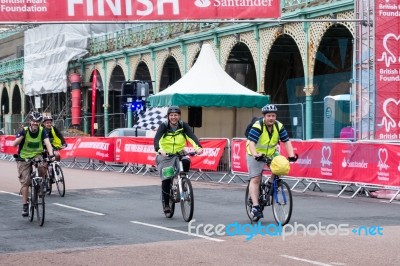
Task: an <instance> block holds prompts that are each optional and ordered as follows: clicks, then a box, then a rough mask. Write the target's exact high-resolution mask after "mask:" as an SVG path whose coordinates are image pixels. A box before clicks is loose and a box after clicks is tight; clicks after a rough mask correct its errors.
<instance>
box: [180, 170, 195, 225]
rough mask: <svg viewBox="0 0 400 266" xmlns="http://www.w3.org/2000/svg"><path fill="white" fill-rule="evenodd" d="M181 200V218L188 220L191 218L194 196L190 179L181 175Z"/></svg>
mask: <svg viewBox="0 0 400 266" xmlns="http://www.w3.org/2000/svg"><path fill="white" fill-rule="evenodd" d="M181 193H182V194H183V200H182V199H181V210H182V216H183V219H184V220H185V221H186V222H190V220H192V218H193V211H194V197H193V187H192V183H191V181H190V179H188V178H186V177H182V192H181Z"/></svg>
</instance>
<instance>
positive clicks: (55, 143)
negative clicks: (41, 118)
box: [51, 127, 62, 148]
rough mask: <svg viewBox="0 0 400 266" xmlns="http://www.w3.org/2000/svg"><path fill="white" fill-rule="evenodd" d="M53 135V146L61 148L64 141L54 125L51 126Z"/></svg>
mask: <svg viewBox="0 0 400 266" xmlns="http://www.w3.org/2000/svg"><path fill="white" fill-rule="evenodd" d="M51 135H52V136H53V138H52V139H51V145H53V147H55V148H61V146H62V142H61V139H60V138H59V137H58V136H57V134H56V131H55V130H54V127H51Z"/></svg>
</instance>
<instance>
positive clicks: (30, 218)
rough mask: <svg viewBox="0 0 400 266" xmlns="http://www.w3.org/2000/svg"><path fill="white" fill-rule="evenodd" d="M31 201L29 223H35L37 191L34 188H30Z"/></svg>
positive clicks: (29, 201) (29, 200)
mask: <svg viewBox="0 0 400 266" xmlns="http://www.w3.org/2000/svg"><path fill="white" fill-rule="evenodd" d="M29 195H30V196H29V199H28V204H29V205H28V208H29V209H28V211H29V221H30V222H32V221H33V216H34V214H35V204H34V203H33V202H34V199H35V190H34V189H33V188H32V186H30V187H29Z"/></svg>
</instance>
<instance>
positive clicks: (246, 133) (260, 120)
mask: <svg viewBox="0 0 400 266" xmlns="http://www.w3.org/2000/svg"><path fill="white" fill-rule="evenodd" d="M257 120H258V123H260V125H261V134H262V132H263V130H264V127H263V126H262V122H263V118H262V117H261V118H260V117H256V116H254V117H253V118H252V119H251V121H250V123H249V124H248V125H247V127H246V130H245V131H244V136H245V137H246V138H248V136H249V133H250V130H251V128H252V127H253V125H254V123H255V122H256V121H257Z"/></svg>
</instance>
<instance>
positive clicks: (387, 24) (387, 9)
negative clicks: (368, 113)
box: [375, 0, 400, 140]
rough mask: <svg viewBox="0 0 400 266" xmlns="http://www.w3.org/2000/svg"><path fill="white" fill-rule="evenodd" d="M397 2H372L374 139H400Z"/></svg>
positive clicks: (399, 6) (399, 17)
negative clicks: (374, 62)
mask: <svg viewBox="0 0 400 266" xmlns="http://www.w3.org/2000/svg"><path fill="white" fill-rule="evenodd" d="M399 23H400V1H399V0H377V1H376V3H375V25H376V27H375V32H376V35H375V58H376V75H375V76H376V128H375V139H380V140H398V139H400V123H399V121H400V112H399V107H400V26H399V25H400V24H399Z"/></svg>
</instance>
